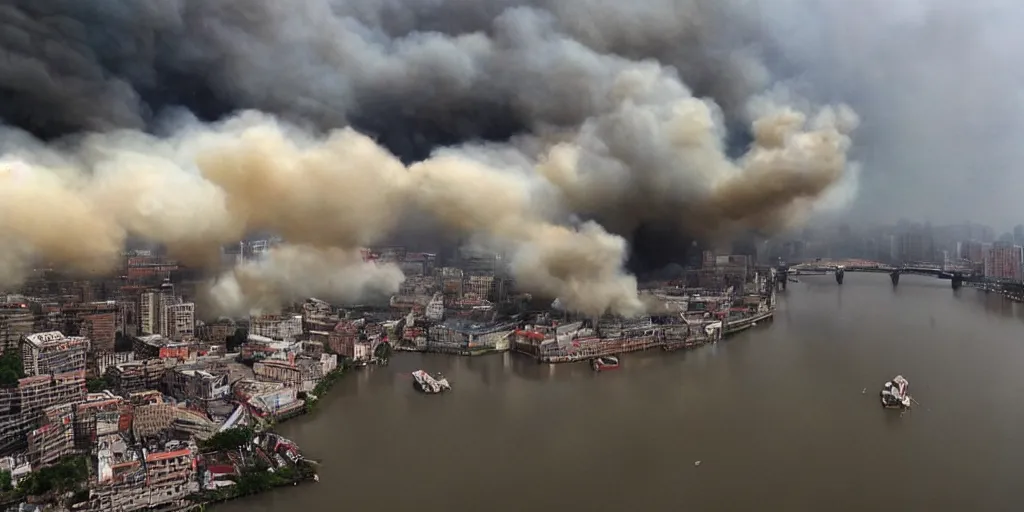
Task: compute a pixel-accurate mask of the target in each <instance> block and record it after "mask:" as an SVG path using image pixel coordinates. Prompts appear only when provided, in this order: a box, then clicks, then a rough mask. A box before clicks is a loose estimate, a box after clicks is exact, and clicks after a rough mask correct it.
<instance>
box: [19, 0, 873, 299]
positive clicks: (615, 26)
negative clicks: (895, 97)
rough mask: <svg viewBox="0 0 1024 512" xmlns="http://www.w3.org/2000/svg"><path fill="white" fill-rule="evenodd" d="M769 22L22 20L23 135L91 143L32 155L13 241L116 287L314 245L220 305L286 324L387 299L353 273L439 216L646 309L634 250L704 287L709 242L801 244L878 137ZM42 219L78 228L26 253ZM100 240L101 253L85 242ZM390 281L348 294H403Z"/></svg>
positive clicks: (469, 9) (49, 228)
mask: <svg viewBox="0 0 1024 512" xmlns="http://www.w3.org/2000/svg"><path fill="white" fill-rule="evenodd" d="M780 1H781V0H780ZM762 15H763V13H762V12H760V11H758V10H757V9H756V8H753V7H751V4H750V2H747V1H744V0H714V1H709V0H644V1H641V2H633V3H623V2H616V1H612V0H532V1H530V0H523V1H518V2H517V1H509V0H506V1H494V2H486V3H482V2H471V1H469V0H438V1H432V2H408V1H392V2H386V1H385V2H382V1H371V0H354V1H344V2H343V1H340V0H295V1H289V2H281V1H277V0H226V1H218V2H210V1H201V0H160V1H156V2H144V1H134V0H126V1H122V2H109V3H108V2H78V1H71V0H32V1H29V0H12V1H10V2H7V3H6V4H5V5H4V6H2V7H0V94H2V95H3V96H2V100H3V101H0V105H2V106H0V116H2V119H3V120H4V121H5V122H6V123H7V124H9V125H11V126H14V127H18V128H21V129H23V130H25V131H27V132H29V133H31V134H34V135H35V136H36V137H39V138H41V139H43V140H47V141H49V140H52V139H55V138H59V137H61V136H65V135H74V136H76V137H74V141H73V143H70V142H69V143H63V144H60V145H53V144H49V145H47V144H26V145H13V144H8V145H7V147H10V148H13V149H11V150H9V151H5V153H4V156H5V157H6V158H8V159H11V160H14V161H17V162H18V164H17V165H13V164H12V167H11V168H12V169H13V171H11V172H10V173H9V175H8V176H7V178H5V179H10V180H11V181H10V184H11V187H9V188H8V191H9V193H8V194H7V195H8V196H9V197H7V199H9V201H8V202H7V203H6V206H7V209H6V210H5V209H4V206H5V205H4V204H3V203H0V238H6V237H14V240H15V241H18V242H20V243H23V244H24V245H25V246H27V247H29V252H31V253H35V254H37V255H42V256H46V257H49V258H52V259H54V260H56V261H59V262H63V263H66V264H69V265H76V266H77V267H79V268H80V269H82V270H87V269H89V270H96V269H102V268H103V266H104V265H103V263H104V262H106V261H108V259H109V257H110V255H111V254H112V253H113V252H116V246H117V244H118V243H120V242H121V241H123V239H124V238H125V236H127V235H129V234H136V235H142V236H145V237H147V238H150V239H153V240H154V241H156V242H159V243H161V244H163V245H164V246H166V247H168V249H169V250H171V251H172V252H174V251H176V252H178V253H179V254H181V255H184V256H188V257H189V258H191V259H192V261H194V262H196V263H197V264H202V265H206V264H208V262H210V261H212V260H214V259H215V258H212V257H211V254H210V253H211V249H212V248H215V247H219V245H221V244H223V243H228V242H230V241H231V240H232V239H235V238H237V237H240V236H242V235H244V234H245V233H246V232H249V231H252V230H267V231H273V232H277V233H281V234H282V235H284V236H285V238H286V239H287V240H288V241H289V242H290V243H294V244H297V245H296V246H294V247H293V248H289V249H288V250H283V251H281V252H280V254H279V255H278V256H279V257H278V258H277V259H271V260H270V261H271V263H268V265H270V267H248V268H242V269H238V270H236V272H235V273H234V275H233V277H232V279H231V280H227V281H223V282H226V283H229V284H230V286H228V285H224V286H221V288H220V289H219V292H220V296H221V297H229V298H230V300H231V301H232V302H234V303H235V304H236V305H239V304H241V305H250V306H251V305H252V304H259V305H261V306H268V307H269V305H270V304H271V303H273V302H274V301H275V300H278V299H281V298H282V296H283V295H286V294H287V293H288V291H287V290H286V288H287V286H286V285H287V284H288V283H300V282H301V283H306V285H303V287H302V290H301V291H298V290H292V293H306V292H309V291H310V290H312V289H313V287H314V285H316V286H320V285H323V284H324V283H323V282H318V281H316V280H315V279H313V280H311V279H301V278H299V276H295V275H293V274H291V273H289V272H296V271H299V270H301V268H319V267H321V266H323V267H324V268H337V267H338V266H339V265H341V264H342V263H344V264H345V265H346V268H348V267H352V268H353V269H354V272H355V273H354V274H352V273H346V272H342V271H338V272H336V273H335V275H336V276H338V277H337V281H338V282H339V283H340V282H341V281H342V277H340V276H350V275H362V274H359V273H360V272H366V271H368V270H367V268H369V267H367V266H366V265H364V264H362V263H361V262H359V261H357V260H358V258H355V257H354V256H353V252H352V251H353V250H354V249H355V248H357V247H358V246H360V245H365V244H368V243H378V242H381V241H383V240H387V239H388V236H389V235H392V236H393V234H394V233H396V232H398V233H402V229H401V228H400V227H399V226H401V225H403V221H404V220H407V219H416V221H417V222H416V223H415V225H417V226H421V225H422V227H423V229H425V230H428V231H439V232H442V233H444V234H445V235H447V236H448V237H449V238H457V239H461V237H465V236H468V237H473V238H475V239H478V240H476V241H477V242H478V243H482V244H484V245H488V246H491V247H494V248H496V249H501V250H503V251H506V252H511V253H514V257H513V271H514V272H518V275H519V277H520V278H521V281H523V282H525V283H527V286H532V287H534V288H537V289H538V291H540V292H542V293H550V294H556V295H559V296H562V298H563V299H566V303H567V304H570V305H572V306H573V307H579V308H583V309H586V310H588V311H598V310H603V309H612V310H615V311H618V312H631V311H635V310H636V309H637V308H638V306H639V302H638V301H637V299H636V298H635V293H633V291H631V288H635V286H633V285H635V282H634V281H632V278H631V276H628V275H626V274H624V273H623V272H622V266H623V265H624V264H625V261H624V260H625V259H626V255H625V253H626V252H627V251H626V249H625V247H626V243H627V241H628V242H631V243H632V244H633V251H632V255H631V257H632V262H633V263H632V264H631V267H632V268H635V269H637V270H651V269H655V268H659V267H662V266H664V265H667V264H669V263H673V262H675V263H679V262H681V261H682V260H685V258H686V257H687V255H688V254H689V253H691V252H692V247H693V244H692V241H693V240H694V239H701V240H711V239H718V238H721V237H728V236H730V235H731V234H733V233H742V232H744V231H746V230H749V229H754V230H759V231H771V230H775V229H780V228H784V227H787V226H789V225H791V224H792V223H793V222H797V221H800V220H802V219H803V218H804V217H806V215H807V214H808V212H809V211H811V208H812V207H813V206H814V205H815V204H816V201H817V200H818V198H819V197H821V196H822V195H823V194H827V193H829V192H830V191H831V190H832V189H834V188H835V187H836V186H838V185H841V184H842V183H843V182H844V180H845V177H846V176H847V174H848V173H846V169H847V162H846V151H847V148H848V147H849V138H848V136H849V134H850V132H851V130H852V129H853V128H854V127H855V126H856V123H857V120H856V116H855V115H854V114H853V113H852V111H850V110H849V109H848V108H845V107H843V106H839V107H825V108H820V109H819V108H814V107H812V106H810V105H807V104H805V103H803V102H800V101H795V100H796V98H794V97H793V96H792V94H791V93H790V92H788V91H787V90H784V89H781V88H779V87H774V86H773V84H775V82H776V78H777V77H773V76H772V75H771V73H770V72H769V68H768V66H766V64H765V63H766V62H774V61H779V60H781V59H779V58H778V56H777V51H776V50H775V46H774V45H773V44H772V42H771V41H770V40H769V39H768V38H766V37H765V33H764V31H763V30H762V28H761V25H760V21H761V17H762ZM241 111H249V112H245V113H242V114H239V112H241ZM252 111H259V112H252ZM220 121H223V122H220ZM737 127H742V130H743V131H745V132H746V133H737ZM342 128H345V129H342ZM348 128H351V129H348ZM353 129H354V130H353ZM142 132H149V133H150V134H156V135H157V137H153V136H148V135H145V134H144V133H142ZM357 132H359V133H357ZM360 133H361V134H363V135H367V136H369V137H370V138H372V139H373V141H375V142H376V144H374V143H373V141H370V140H368V139H366V138H365V137H363V135H360ZM86 134H88V136H82V135H86ZM11 136H12V135H10V134H4V135H3V136H0V141H10V140H13V139H11ZM22 138H23V137H22ZM19 140H22V139H19ZM378 145H379V146H382V147H383V149H382V148H381V147H379V146H378ZM396 157H397V158H396ZM366 173H374V174H372V175H367V174H366ZM172 191H175V192H178V194H179V196H178V197H182V198H186V200H184V201H182V200H179V201H175V200H174V199H173V198H172V197H170V192H172ZM3 192H4V191H3V190H0V201H3V200H4V199H5V197H4V194H3ZM186 192H187V193H186ZM33 201H49V202H50V203H47V204H52V205H53V206H54V207H55V211H56V209H57V207H61V208H64V210H62V211H66V213H67V215H69V216H72V219H73V220H74V222H71V221H68V222H63V223H61V222H59V221H58V220H57V217H58V216H55V217H54V220H53V222H52V223H49V224H46V223H44V224H42V225H38V226H36V228H37V229H34V230H26V229H24V226H25V225H27V224H25V221H26V219H22V218H21V217H18V216H17V213H18V212H20V211H23V210H22V209H21V208H20V205H25V204H33ZM5 213H6V214H7V217H6V219H5V218H4V215H5ZM420 215H422V217H423V218H424V219H429V220H421V219H419V218H418V216H420ZM586 219H592V220H594V221H596V223H594V222H584V221H585V220H586ZM5 220H7V221H8V224H6V225H5V224H4V221H5ZM15 221H18V222H15ZM33 222H37V221H35V220H33ZM87 231H88V232H96V233H98V235H97V236H95V237H93V238H91V239H90V240H91V242H92V244H91V245H90V247H88V250H82V249H81V248H75V247H72V246H71V245H65V244H63V243H62V242H61V241H62V240H64V239H65V237H66V236H69V233H71V232H77V233H83V232H87ZM412 231H413V232H422V230H420V229H412ZM609 233H611V234H612V235H614V234H617V235H621V236H622V237H621V238H620V237H617V236H612V235H610V234H609ZM624 239H625V240H624ZM335 249H339V250H335ZM0 257H6V258H7V259H10V260H11V261H14V262H19V261H20V262H24V260H25V256H24V255H23V254H20V253H19V254H17V255H7V254H0ZM273 262H277V263H279V264H280V266H274V263H273ZM300 263H301V265H300ZM314 263H316V264H314ZM11 266H13V264H12V265H11ZM282 269H283V270H282ZM301 277H308V276H301ZM363 277H366V276H363ZM380 277H381V281H379V282H370V281H369V280H364V281H365V286H363V285H360V286H356V287H351V286H350V287H345V288H344V289H342V287H341V286H340V285H338V286H335V285H333V284H332V285H331V288H332V289H336V290H337V293H338V295H339V296H344V297H347V298H350V297H354V296H358V295H360V293H361V292H363V291H365V290H366V289H373V290H377V291H379V290H381V289H387V288H389V287H393V286H394V285H395V283H396V282H397V281H398V276H396V275H395V274H394V272H384V273H382V274H380ZM346 279H348V278H347V277H346ZM364 281H360V282H361V283H363V282H364ZM631 283H632V284H631ZM225 300H227V299H225Z"/></svg>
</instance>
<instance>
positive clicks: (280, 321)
mask: <svg viewBox="0 0 1024 512" xmlns="http://www.w3.org/2000/svg"><path fill="white" fill-rule="evenodd" d="M249 333H250V334H255V335H257V336H265V337H267V338H271V339H275V340H294V339H295V338H297V337H299V336H300V335H301V334H302V315H287V316H286V315H264V316H261V317H254V318H253V319H252V320H251V321H250V322H249Z"/></svg>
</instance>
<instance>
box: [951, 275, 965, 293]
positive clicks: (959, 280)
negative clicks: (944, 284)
mask: <svg viewBox="0 0 1024 512" xmlns="http://www.w3.org/2000/svg"><path fill="white" fill-rule="evenodd" d="M951 281H952V283H953V289H954V290H959V289H960V287H961V286H963V285H964V275H963V274H961V273H960V272H953V278H952V279H951Z"/></svg>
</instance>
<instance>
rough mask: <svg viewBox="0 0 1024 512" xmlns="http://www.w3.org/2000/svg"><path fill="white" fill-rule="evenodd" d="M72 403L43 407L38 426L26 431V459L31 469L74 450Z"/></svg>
mask: <svg viewBox="0 0 1024 512" xmlns="http://www.w3.org/2000/svg"><path fill="white" fill-rule="evenodd" d="M74 417H75V415H74V405H73V404H59V405H51V406H49V407H46V408H44V409H43V411H42V414H41V423H42V425H40V427H39V428H37V429H35V430H32V431H31V432H29V433H28V460H29V462H30V463H31V464H32V468H33V469H38V468H41V467H44V466H50V465H52V464H55V463H56V462H57V461H59V460H60V459H61V457H64V456H66V455H71V454H72V453H74V452H75V429H74Z"/></svg>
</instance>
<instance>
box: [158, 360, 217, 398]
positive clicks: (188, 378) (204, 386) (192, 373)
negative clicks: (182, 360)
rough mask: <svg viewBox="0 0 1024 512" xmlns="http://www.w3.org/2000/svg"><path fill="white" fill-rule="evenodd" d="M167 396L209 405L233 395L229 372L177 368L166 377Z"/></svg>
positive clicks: (193, 366) (199, 367) (198, 367)
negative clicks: (211, 402) (208, 403)
mask: <svg viewBox="0 0 1024 512" xmlns="http://www.w3.org/2000/svg"><path fill="white" fill-rule="evenodd" d="M164 385H165V386H166V389H167V394H169V395H171V396H173V397H174V398H177V399H179V400H189V401H192V402H196V403H207V402H210V401H213V400H220V399H223V398H226V397H228V396H229V395H230V394H231V385H230V383H229V382H228V373H227V371H221V372H218V371H216V370H211V371H207V370H206V369H204V368H203V366H201V365H192V366H176V367H174V368H171V369H170V370H168V371H167V372H166V374H165V376H164Z"/></svg>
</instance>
